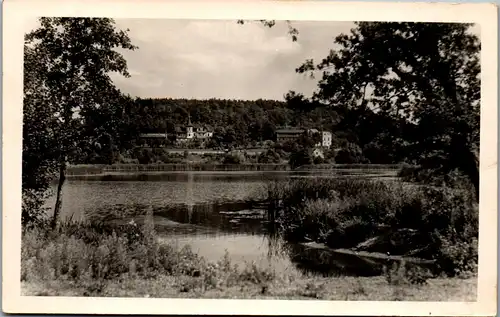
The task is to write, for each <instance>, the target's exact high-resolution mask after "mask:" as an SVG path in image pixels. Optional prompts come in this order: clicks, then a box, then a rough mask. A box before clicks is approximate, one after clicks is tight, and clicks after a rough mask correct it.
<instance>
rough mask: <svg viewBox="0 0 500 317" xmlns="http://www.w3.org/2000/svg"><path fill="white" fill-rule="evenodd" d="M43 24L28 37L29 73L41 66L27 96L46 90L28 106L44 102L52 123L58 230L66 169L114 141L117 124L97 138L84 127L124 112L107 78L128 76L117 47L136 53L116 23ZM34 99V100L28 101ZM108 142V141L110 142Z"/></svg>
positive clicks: (52, 20)
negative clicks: (87, 152) (101, 117)
mask: <svg viewBox="0 0 500 317" xmlns="http://www.w3.org/2000/svg"><path fill="white" fill-rule="evenodd" d="M40 24H41V26H40V27H39V28H38V29H36V30H34V31H32V32H31V33H29V34H27V35H26V36H25V50H27V51H28V52H29V54H32V56H31V57H30V58H29V59H27V60H26V63H27V64H28V65H27V70H26V71H27V72H28V71H30V70H33V67H37V70H36V72H37V73H36V77H37V78H36V79H37V80H36V81H34V82H33V84H34V85H35V86H33V87H31V88H30V89H29V90H27V91H26V90H25V97H26V94H27V93H28V94H30V93H31V91H36V90H42V91H43V93H42V94H37V95H35V96H34V97H35V99H36V100H35V101H30V102H32V103H33V104H43V105H44V107H46V109H47V110H46V111H47V112H48V114H47V120H50V123H51V124H50V128H51V134H50V137H51V138H52V141H53V143H52V144H53V145H54V146H53V148H52V149H53V151H54V153H53V154H54V156H55V157H57V159H56V161H57V165H58V174H59V181H58V186H57V194H56V195H57V196H56V204H55V207H54V215H53V220H52V225H53V226H54V227H55V226H56V224H57V220H58V216H59V212H60V209H61V203H62V186H63V184H64V181H65V178H66V165H67V164H68V163H71V162H74V161H75V158H77V157H78V156H79V155H80V154H81V153H82V149H87V148H88V146H96V145H97V143H99V142H98V141H97V140H99V139H101V140H102V137H103V135H105V134H107V135H108V137H109V136H110V137H111V138H113V136H112V134H113V130H114V129H113V128H111V127H110V126H113V124H114V123H115V122H116V121H115V120H111V121H109V122H107V125H106V126H104V127H103V131H102V132H98V133H97V136H96V135H91V136H89V135H88V133H87V132H88V130H86V129H84V128H83V127H84V126H85V125H86V124H88V122H89V120H91V118H92V119H95V118H96V115H97V116H98V115H100V114H102V113H109V112H113V110H112V107H118V108H116V109H115V110H117V109H118V110H120V108H119V107H120V104H121V103H122V102H123V101H124V97H123V95H122V94H121V92H120V91H119V90H118V89H117V88H116V87H115V86H114V84H113V82H112V80H111V78H110V77H109V73H110V72H116V73H119V74H122V75H123V76H126V77H127V76H130V75H129V73H128V71H127V62H126V60H125V59H124V58H123V56H122V55H121V54H120V53H118V52H117V51H115V48H121V49H128V50H134V49H136V47H135V46H133V45H132V44H131V41H130V39H129V37H128V35H127V33H126V32H125V31H120V30H117V29H115V26H114V21H113V20H112V19H107V18H41V19H40ZM127 31H128V30H127ZM35 61H36V62H35ZM31 63H35V64H36V65H33V64H31ZM37 96H40V99H37V98H36V97H37ZM30 98H33V96H30V97H29V98H28V100H30ZM122 111H124V109H122ZM49 118H50V119H49ZM110 130H111V131H110ZM114 139H115V140H118V139H119V137H118V138H114ZM110 140H111V139H110V138H108V142H109V143H111V141H110ZM108 145H109V146H111V145H110V144H108Z"/></svg>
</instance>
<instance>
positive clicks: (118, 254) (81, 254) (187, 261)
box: [21, 221, 276, 295]
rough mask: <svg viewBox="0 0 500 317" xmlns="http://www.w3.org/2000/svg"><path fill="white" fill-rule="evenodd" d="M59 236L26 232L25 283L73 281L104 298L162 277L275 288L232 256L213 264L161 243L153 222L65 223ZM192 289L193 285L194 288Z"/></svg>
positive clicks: (263, 271) (264, 271) (265, 273)
mask: <svg viewBox="0 0 500 317" xmlns="http://www.w3.org/2000/svg"><path fill="white" fill-rule="evenodd" d="M58 228H59V229H58V231H56V232H52V231H47V230H46V229H45V228H42V227H33V228H30V229H28V230H25V231H24V232H23V236H22V248H21V280H22V281H37V282H43V281H59V280H62V281H70V282H71V283H72V285H75V286H76V287H78V288H83V289H85V290H86V291H85V293H86V294H88V295H92V294H99V293H100V292H102V291H103V289H104V288H105V285H106V282H107V281H109V280H116V279H122V278H124V279H128V278H136V277H138V278H144V279H154V278H157V277H158V276H159V275H162V274H163V275H173V276H179V277H188V278H189V280H188V281H189V283H187V284H186V283H184V285H183V287H182V290H184V291H189V290H191V289H194V288H200V289H201V290H207V289H211V288H220V287H229V286H232V285H235V284H237V283H240V282H250V283H256V284H259V285H261V284H265V283H269V282H271V281H272V280H274V279H275V278H276V275H275V274H274V272H272V271H271V270H269V269H268V268H260V267H258V266H257V265H255V263H249V264H247V265H246V267H244V268H243V270H240V269H239V268H238V267H237V266H236V265H233V264H232V263H231V260H230V258H229V255H228V254H227V252H226V254H225V256H224V257H223V258H222V259H221V260H219V261H218V262H215V263H212V262H207V261H206V260H205V259H204V258H202V257H199V256H198V255H197V254H195V253H193V251H192V250H191V248H190V247H189V246H185V247H183V248H181V249H178V248H176V247H174V246H172V245H170V244H164V243H162V244H160V243H159V242H158V241H157V240H156V237H155V232H154V228H153V227H152V223H150V222H145V224H144V225H143V226H140V225H138V224H137V223H135V222H133V221H131V222H129V223H128V224H125V225H111V224H100V225H91V224H83V223H77V222H66V223H62V224H61V225H60V226H59V227H58ZM188 284H189V285H188Z"/></svg>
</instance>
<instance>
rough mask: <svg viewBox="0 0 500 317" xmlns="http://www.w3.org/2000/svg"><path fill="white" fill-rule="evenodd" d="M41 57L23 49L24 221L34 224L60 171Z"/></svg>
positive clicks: (53, 120) (25, 223)
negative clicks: (52, 180)
mask: <svg viewBox="0 0 500 317" xmlns="http://www.w3.org/2000/svg"><path fill="white" fill-rule="evenodd" d="M41 63H42V60H40V59H38V58H37V56H36V54H35V51H34V50H33V49H31V48H29V47H25V50H24V100H23V153H22V201H23V204H22V217H21V219H22V224H23V226H26V225H28V224H34V223H35V222H36V221H37V220H39V219H40V216H42V215H43V211H42V210H40V207H41V206H42V204H43V201H44V199H45V198H46V194H47V191H48V189H49V187H50V181H51V179H52V177H53V175H54V174H55V173H56V171H57V151H56V144H55V142H54V141H55V140H54V133H55V131H54V130H53V127H54V124H55V120H56V119H55V118H54V116H53V109H52V107H51V104H50V103H48V100H49V91H48V89H47V87H45V86H43V85H41V83H42V80H43V73H42V72H41V70H42V68H41Z"/></svg>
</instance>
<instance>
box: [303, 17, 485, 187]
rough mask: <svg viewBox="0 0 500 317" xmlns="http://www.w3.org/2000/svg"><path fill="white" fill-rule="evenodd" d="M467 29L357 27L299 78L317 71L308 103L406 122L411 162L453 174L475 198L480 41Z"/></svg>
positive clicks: (465, 26) (308, 64)
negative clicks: (466, 181)
mask: <svg viewBox="0 0 500 317" xmlns="http://www.w3.org/2000/svg"><path fill="white" fill-rule="evenodd" d="M470 27H471V24H464V23H460V24H458V23H457V24H453V23H393V22H390V23H389V22H387V23H386V22H383V23H382V22H376V23H375V22H359V23H356V28H354V29H352V30H351V33H350V34H349V35H345V34H341V35H339V36H338V37H337V38H336V39H335V44H336V45H338V46H339V48H338V49H336V50H331V52H330V54H329V55H328V56H327V57H325V58H324V59H323V60H322V61H321V62H319V63H317V64H315V63H314V61H313V60H308V61H306V62H305V63H304V64H303V65H301V66H300V67H299V68H297V72H299V73H305V72H312V73H311V74H314V72H316V71H320V72H322V78H321V80H320V81H319V84H318V90H317V92H316V93H315V94H314V95H313V97H312V99H313V100H317V101H319V102H321V103H323V104H326V105H329V106H334V107H335V106H337V107H340V106H341V107H348V108H351V109H354V108H359V109H365V110H370V111H375V112H379V113H384V114H385V115H388V116H390V117H391V118H393V119H394V120H398V121H400V120H401V119H404V121H405V123H406V124H409V125H411V126H412V127H413V128H411V129H407V131H406V132H405V133H404V134H402V137H403V138H404V140H405V141H406V142H408V146H409V147H411V151H408V153H409V155H411V157H410V159H412V160H414V161H415V162H416V163H418V164H420V165H421V166H422V167H423V168H426V169H429V170H432V171H433V172H434V173H436V174H440V175H443V174H446V173H448V172H450V171H452V170H454V169H459V170H460V171H462V172H463V173H464V174H465V175H467V176H468V177H469V179H470V180H471V182H472V183H473V184H474V187H475V189H476V194H477V195H478V194H479V159H478V158H479V108H480V61H479V53H480V42H479V39H478V38H477V36H475V35H473V34H471V33H470V32H469V28H470ZM401 129H403V128H401ZM405 129H406V128H405ZM408 131H409V132H410V133H408ZM410 153H411V154H410Z"/></svg>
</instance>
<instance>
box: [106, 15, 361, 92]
mask: <svg viewBox="0 0 500 317" xmlns="http://www.w3.org/2000/svg"><path fill="white" fill-rule="evenodd" d="M117 25H118V26H119V27H120V28H122V29H126V28H128V29H130V31H129V35H130V37H131V39H132V42H133V43H134V44H136V45H138V46H139V50H137V51H134V52H128V51H127V52H123V53H124V55H125V58H126V59H127V61H128V65H129V69H130V73H131V75H132V77H131V78H129V79H125V78H120V77H114V80H115V82H116V84H117V86H118V87H120V88H121V89H122V90H123V91H124V92H126V93H129V94H131V95H137V96H140V97H179V98H180V97H183V98H213V97H215V98H239V99H258V98H268V99H282V98H283V95H284V94H285V93H286V92H287V91H288V90H290V89H296V90H299V91H304V92H305V93H307V94H310V93H311V92H312V91H313V89H314V87H315V85H316V83H315V82H312V81H311V80H309V79H305V78H304V77H303V76H301V75H299V74H296V73H295V68H296V67H297V66H299V65H300V64H301V63H302V62H303V61H305V59H306V58H311V57H316V58H319V57H324V56H325V55H326V54H327V53H328V50H329V47H330V46H331V45H330V43H332V41H333V37H334V36H335V35H337V34H338V33H339V30H342V31H344V30H346V31H348V30H349V28H346V27H345V26H346V25H349V27H350V26H352V24H345V23H332V22H297V23H296V26H297V28H298V29H299V31H300V32H301V34H300V35H299V36H300V38H299V41H297V42H293V41H292V40H291V38H290V37H289V36H288V34H287V31H288V29H287V26H286V25H285V23H284V22H283V23H278V24H277V25H276V26H275V27H274V28H271V29H270V28H267V27H265V26H263V25H262V24H260V23H258V22H250V23H246V24H244V25H239V24H237V23H236V21H212V20H211V21H206V20H137V19H128V20H117ZM338 26H340V28H339V27H338Z"/></svg>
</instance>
